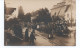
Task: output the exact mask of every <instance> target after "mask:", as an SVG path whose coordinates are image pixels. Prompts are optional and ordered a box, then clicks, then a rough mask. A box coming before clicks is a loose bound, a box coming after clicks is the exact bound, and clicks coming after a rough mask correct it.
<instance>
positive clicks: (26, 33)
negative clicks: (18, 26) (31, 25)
mask: <svg viewBox="0 0 80 48" xmlns="http://www.w3.org/2000/svg"><path fill="white" fill-rule="evenodd" d="M25 40H27V41H28V29H26V31H25Z"/></svg>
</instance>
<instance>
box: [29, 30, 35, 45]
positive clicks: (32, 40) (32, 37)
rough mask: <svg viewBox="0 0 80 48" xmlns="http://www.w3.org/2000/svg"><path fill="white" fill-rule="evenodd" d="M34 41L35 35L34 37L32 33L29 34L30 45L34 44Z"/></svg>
mask: <svg viewBox="0 0 80 48" xmlns="http://www.w3.org/2000/svg"><path fill="white" fill-rule="evenodd" d="M34 39H36V38H35V35H34V33H33V32H31V34H30V43H31V44H34Z"/></svg>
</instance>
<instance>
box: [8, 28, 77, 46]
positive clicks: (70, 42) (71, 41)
mask: <svg viewBox="0 0 80 48" xmlns="http://www.w3.org/2000/svg"><path fill="white" fill-rule="evenodd" d="M69 29H70V30H71V31H72V32H71V33H70V37H64V36H56V35H55V37H54V38H52V39H48V34H46V33H44V32H39V31H37V30H35V37H36V40H35V44H34V45H33V46H74V45H75V44H76V40H75V39H76V38H75V32H76V31H75V27H73V28H71V27H69ZM24 30H25V28H23V34H24V33H25V31H24ZM31 32H32V29H31V30H29V37H30V33H31ZM24 36H25V35H24ZM14 39H17V38H14ZM23 39H24V38H23ZM8 45H13V46H14V45H15V46H17V45H19V46H31V45H30V42H29V41H27V42H26V41H24V40H22V41H18V42H14V43H11V44H8Z"/></svg>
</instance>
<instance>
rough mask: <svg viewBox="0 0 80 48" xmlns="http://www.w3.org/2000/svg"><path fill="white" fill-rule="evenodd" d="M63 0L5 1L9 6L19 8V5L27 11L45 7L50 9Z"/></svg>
mask: <svg viewBox="0 0 80 48" xmlns="http://www.w3.org/2000/svg"><path fill="white" fill-rule="evenodd" d="M62 1H63V0H5V3H6V6H7V7H15V8H18V7H19V6H22V7H23V9H24V12H25V13H27V12H32V11H36V10H38V9H40V8H45V7H47V8H48V9H49V10H50V9H51V8H52V7H53V5H56V4H57V3H59V2H62Z"/></svg>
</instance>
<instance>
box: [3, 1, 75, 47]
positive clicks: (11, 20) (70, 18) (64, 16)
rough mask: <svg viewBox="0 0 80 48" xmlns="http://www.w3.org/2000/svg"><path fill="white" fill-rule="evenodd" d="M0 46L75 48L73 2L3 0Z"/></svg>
mask: <svg viewBox="0 0 80 48" xmlns="http://www.w3.org/2000/svg"><path fill="white" fill-rule="evenodd" d="M4 46H76V0H4Z"/></svg>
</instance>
